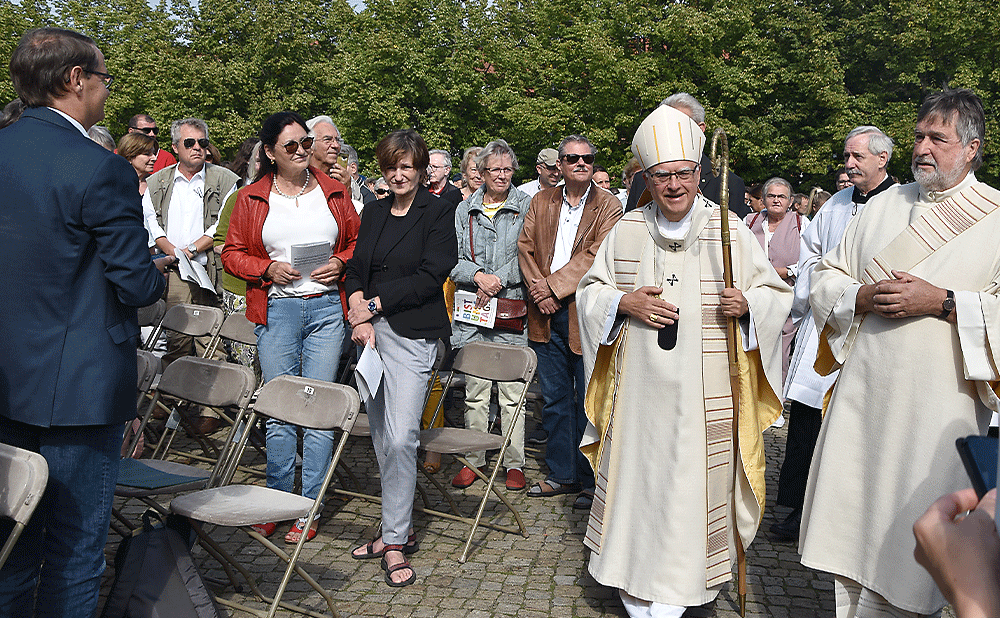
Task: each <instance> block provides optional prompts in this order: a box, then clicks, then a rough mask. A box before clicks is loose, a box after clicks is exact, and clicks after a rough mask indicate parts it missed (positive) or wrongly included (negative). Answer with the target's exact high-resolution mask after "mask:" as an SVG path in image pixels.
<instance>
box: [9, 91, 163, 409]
mask: <svg viewBox="0 0 1000 618" xmlns="http://www.w3.org/2000/svg"><path fill="white" fill-rule="evenodd" d="M138 182H139V180H138V178H137V177H136V175H135V170H133V169H132V166H131V165H129V164H128V162H127V161H125V159H123V158H121V157H119V156H118V155H116V154H112V153H111V152H108V151H107V150H105V149H104V148H102V147H101V146H99V145H97V144H95V143H94V142H92V141H90V140H89V139H87V138H86V137H85V136H84V135H83V134H82V133H81V132H80V131H79V130H78V129H76V128H74V127H73V125H72V124H70V122H69V121H68V120H66V119H65V118H64V117H62V116H60V115H59V114H57V113H56V112H54V111H52V110H50V109H48V108H45V107H36V108H31V109H28V110H26V111H25V112H24V115H23V116H21V119H20V120H18V121H17V122H15V123H14V124H12V125H10V126H9V127H7V128H6V129H4V130H2V131H0V263H2V264H3V268H2V269H0V287H2V289H3V291H4V292H3V294H0V316H3V318H2V319H0V415H2V416H4V417H6V418H9V419H13V420H15V421H20V422H22V423H27V424H29V425H36V426H40V427H50V426H72V425H110V424H116V423H124V422H125V421H126V420H128V419H131V418H135V376H136V360H135V349H136V342H137V338H138V335H139V325H138V323H137V322H136V309H135V308H136V307H141V306H144V305H149V304H151V303H153V302H155V301H156V299H157V298H159V297H160V294H161V293H162V292H163V287H164V280H163V276H162V275H161V274H160V273H159V272H157V271H156V268H155V267H154V266H153V263H152V261H151V260H150V257H149V249H148V248H147V246H146V243H147V241H148V239H149V235H148V234H147V233H146V230H145V228H144V227H143V225H142V201H141V198H140V197H139V185H138Z"/></svg>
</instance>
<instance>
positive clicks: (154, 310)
mask: <svg viewBox="0 0 1000 618" xmlns="http://www.w3.org/2000/svg"><path fill="white" fill-rule="evenodd" d="M166 312H167V301H165V300H163V299H162V298H161V299H160V300H158V301H156V302H155V303H153V304H152V305H147V306H145V307H139V311H138V315H139V326H153V327H156V326H158V325H159V324H160V320H162V319H163V315H164V314H165V313H166ZM143 347H146V346H145V345H143Z"/></svg>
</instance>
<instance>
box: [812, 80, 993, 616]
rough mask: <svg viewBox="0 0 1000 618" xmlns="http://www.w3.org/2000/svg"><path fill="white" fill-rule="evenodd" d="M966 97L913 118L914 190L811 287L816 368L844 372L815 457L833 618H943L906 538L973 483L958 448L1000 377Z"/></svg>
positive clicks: (970, 99)
mask: <svg viewBox="0 0 1000 618" xmlns="http://www.w3.org/2000/svg"><path fill="white" fill-rule="evenodd" d="M984 132H985V123H984V117H983V109H982V104H981V103H980V101H979V98H978V97H977V96H976V95H975V94H973V93H972V92H971V91H969V90H946V91H944V92H940V93H936V94H933V95H930V96H929V97H928V98H927V99H926V100H925V101H924V103H923V106H922V107H921V109H920V112H919V115H918V116H917V124H916V130H915V145H914V150H913V162H912V169H913V174H914V177H915V178H916V180H917V182H915V183H913V184H908V185H902V186H894V187H891V188H889V189H887V190H886V191H884V192H883V193H881V194H879V195H878V196H876V197H875V198H873V199H872V200H871V201H870V202H869V204H868V206H867V207H866V208H865V209H864V211H862V212H861V213H860V214H859V215H858V216H857V217H855V218H854V219H853V220H852V221H851V223H850V224H849V225H848V226H847V230H846V232H845V234H844V238H843V240H842V241H841V243H840V245H839V246H838V247H837V248H836V249H834V250H833V251H832V252H830V253H828V254H827V255H826V256H825V257H824V258H823V260H822V261H821V262H820V265H819V266H818V267H817V268H816V270H815V272H814V273H813V284H812V291H811V296H810V303H811V304H812V309H813V313H814V315H815V319H816V324H817V327H818V328H819V329H821V330H822V336H821V338H820V339H821V340H820V349H819V353H818V359H817V362H816V369H817V370H818V371H820V373H826V372H829V371H831V370H833V369H836V368H838V367H839V368H840V375H839V377H838V379H837V382H836V384H835V386H834V387H833V392H832V395H831V399H830V401H829V405H828V407H827V410H826V416H825V418H824V421H823V426H822V428H821V430H820V435H819V440H818V442H817V444H816V451H815V454H814V456H813V462H812V467H811V470H810V474H809V482H808V486H807V490H806V498H805V505H804V512H803V518H802V529H801V537H800V538H801V540H800V549H801V551H802V563H803V564H805V565H806V566H809V567H812V568H815V569H819V570H822V571H828V572H831V573H833V574H834V575H835V592H836V595H837V616H838V617H840V618H844V617H859V618H863V617H866V616H879V617H883V616H923V615H938V613H939V612H940V610H941V608H942V607H943V606H944V605H945V599H944V597H943V596H942V595H941V593H940V592H939V591H938V589H937V587H936V586H935V585H934V581H933V580H932V579H931V577H930V575H929V574H928V573H927V572H926V571H924V570H923V569H922V568H921V567H920V566H919V565H918V564H917V563H916V561H915V560H914V557H913V549H914V541H913V534H912V532H911V528H912V526H913V524H914V522H915V521H916V520H917V518H918V517H920V515H921V514H922V513H923V512H924V511H925V509H927V507H928V506H929V505H930V504H931V503H932V502H934V501H935V500H936V499H937V498H938V496H941V495H942V494H948V493H951V492H954V491H957V490H959V489H962V488H964V487H967V486H968V485H969V480H968V478H967V477H966V475H965V472H964V471H963V467H962V463H961V461H960V459H959V456H958V452H957V451H956V449H955V440H956V438H959V437H962V436H966V435H969V434H979V433H985V432H986V429H987V426H988V423H989V420H990V415H991V413H990V409H991V408H992V409H994V410H995V409H996V404H997V398H996V395H995V394H994V389H995V388H996V387H997V383H996V380H997V378H998V374H997V367H998V366H1000V298H998V297H997V291H998V289H1000V247H998V244H997V238H1000V211H998V210H997V206H998V205H1000V192H998V191H996V190H995V189H993V188H991V187H989V186H987V185H985V184H983V183H981V182H978V181H977V180H976V177H975V175H974V174H973V170H974V169H976V168H978V166H979V164H980V163H981V161H982V157H981V154H980V147H981V145H982V142H983V137H984Z"/></svg>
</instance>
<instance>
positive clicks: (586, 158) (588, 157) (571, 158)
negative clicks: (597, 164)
mask: <svg viewBox="0 0 1000 618" xmlns="http://www.w3.org/2000/svg"><path fill="white" fill-rule="evenodd" d="M562 158H563V160H564V161H566V162H567V163H576V162H577V161H579V160H580V159H583V162H584V163H586V164H587V165H593V163H594V155H592V154H585V155H580V154H566V155H563V156H562Z"/></svg>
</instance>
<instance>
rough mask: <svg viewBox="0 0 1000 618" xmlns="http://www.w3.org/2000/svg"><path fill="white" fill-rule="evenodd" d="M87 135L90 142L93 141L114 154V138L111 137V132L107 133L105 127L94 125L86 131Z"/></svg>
mask: <svg viewBox="0 0 1000 618" xmlns="http://www.w3.org/2000/svg"><path fill="white" fill-rule="evenodd" d="M87 135H89V136H90V139H91V140H92V141H95V142H97V143H98V144H100V145H101V146H104V147H105V148H107V149H108V150H110V151H112V152H114V150H115V138H113V137H111V131H108V128H107V127H102V126H101V125H99V124H95V125H94V126H92V127H90V129H89V130H88V131H87Z"/></svg>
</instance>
